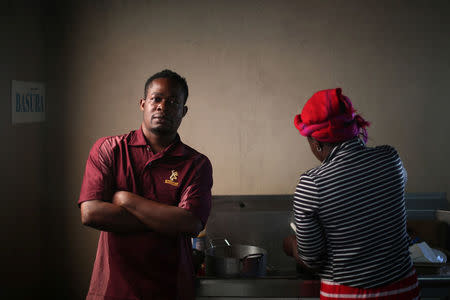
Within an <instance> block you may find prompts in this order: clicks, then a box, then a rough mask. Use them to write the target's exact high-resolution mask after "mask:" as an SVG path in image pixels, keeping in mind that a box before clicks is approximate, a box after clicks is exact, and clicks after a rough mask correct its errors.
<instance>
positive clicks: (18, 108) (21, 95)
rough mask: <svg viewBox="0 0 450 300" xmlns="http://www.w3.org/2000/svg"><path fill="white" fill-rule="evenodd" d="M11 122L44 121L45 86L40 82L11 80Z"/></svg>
mask: <svg viewBox="0 0 450 300" xmlns="http://www.w3.org/2000/svg"><path fill="white" fill-rule="evenodd" d="M11 104H12V123H13V124H18V123H31V122H43V121H45V110H46V109H47V108H46V104H47V103H46V98H45V86H44V84H43V83H40V82H28V81H17V80H13V81H12V85H11Z"/></svg>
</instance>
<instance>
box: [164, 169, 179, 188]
mask: <svg viewBox="0 0 450 300" xmlns="http://www.w3.org/2000/svg"><path fill="white" fill-rule="evenodd" d="M177 180H178V172H177V171H175V170H172V175H170V177H169V179H166V180H165V181H164V183H167V184H170V185H173V186H178V182H177Z"/></svg>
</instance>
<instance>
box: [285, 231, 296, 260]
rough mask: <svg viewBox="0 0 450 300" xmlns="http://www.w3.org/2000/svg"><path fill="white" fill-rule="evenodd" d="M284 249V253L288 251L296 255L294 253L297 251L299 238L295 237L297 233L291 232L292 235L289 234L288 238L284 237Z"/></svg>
mask: <svg viewBox="0 0 450 300" xmlns="http://www.w3.org/2000/svg"><path fill="white" fill-rule="evenodd" d="M283 250H284V253H286V255H288V256H294V253H295V252H296V251H297V240H296V238H295V234H291V235H289V236H287V237H286V238H284V240H283ZM294 251H295V252H294Z"/></svg>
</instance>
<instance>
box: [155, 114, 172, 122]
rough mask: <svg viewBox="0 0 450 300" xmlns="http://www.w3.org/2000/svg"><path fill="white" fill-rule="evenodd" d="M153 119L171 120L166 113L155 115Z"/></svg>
mask: <svg viewBox="0 0 450 300" xmlns="http://www.w3.org/2000/svg"><path fill="white" fill-rule="evenodd" d="M152 119H154V120H157V121H160V122H169V121H170V119H169V118H168V117H167V116H164V115H155V116H153V117H152Z"/></svg>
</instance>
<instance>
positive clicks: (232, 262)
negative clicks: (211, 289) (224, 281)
mask: <svg viewBox="0 0 450 300" xmlns="http://www.w3.org/2000/svg"><path fill="white" fill-rule="evenodd" d="M215 241H217V240H211V241H210V243H211V247H210V248H208V249H206V251H205V261H206V275H207V276H217V277H262V276H265V275H266V266H267V251H266V250H264V249H263V248H259V247H255V246H250V245H239V244H233V245H231V244H230V243H229V242H228V240H226V239H223V240H222V241H223V242H224V244H223V245H220V246H218V245H214V242H215Z"/></svg>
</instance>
